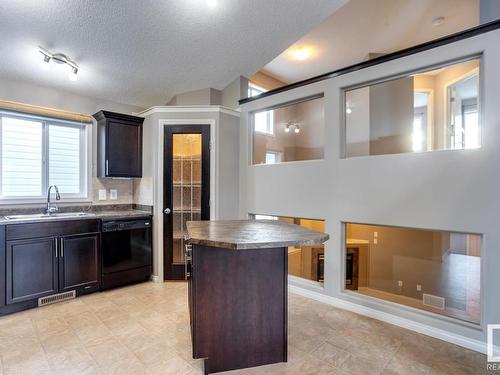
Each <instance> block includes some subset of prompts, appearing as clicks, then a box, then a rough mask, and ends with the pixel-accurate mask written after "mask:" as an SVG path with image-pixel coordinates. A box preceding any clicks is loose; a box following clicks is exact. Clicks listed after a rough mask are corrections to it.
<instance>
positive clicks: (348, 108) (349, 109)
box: [345, 107, 352, 115]
mask: <svg viewBox="0 0 500 375" xmlns="http://www.w3.org/2000/svg"><path fill="white" fill-rule="evenodd" d="M345 113H347V114H348V115H350V114H351V113H352V109H351V108H350V107H347V108H346V110H345Z"/></svg>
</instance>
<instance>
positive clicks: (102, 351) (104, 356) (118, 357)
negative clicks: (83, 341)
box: [86, 339, 137, 368]
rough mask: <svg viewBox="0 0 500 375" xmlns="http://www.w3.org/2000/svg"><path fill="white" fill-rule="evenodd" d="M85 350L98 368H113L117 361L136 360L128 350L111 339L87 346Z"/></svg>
mask: <svg viewBox="0 0 500 375" xmlns="http://www.w3.org/2000/svg"><path fill="white" fill-rule="evenodd" d="M86 349H87V351H88V352H89V354H90V355H91V356H92V358H93V359H94V361H95V362H96V363H97V365H98V366H99V367H100V368H107V367H110V366H113V365H114V364H115V362H117V361H123V360H129V359H137V358H136V357H135V355H134V354H133V353H132V352H131V351H130V350H128V349H127V348H126V347H125V346H123V345H122V344H121V343H120V342H119V341H117V340H113V339H109V340H106V341H103V342H101V343H100V344H96V345H89V346H87V347H86Z"/></svg>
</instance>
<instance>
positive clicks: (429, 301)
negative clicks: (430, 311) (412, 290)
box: [422, 293, 445, 310]
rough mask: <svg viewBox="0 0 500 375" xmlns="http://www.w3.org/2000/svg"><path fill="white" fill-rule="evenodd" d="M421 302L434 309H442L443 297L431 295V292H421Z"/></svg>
mask: <svg viewBox="0 0 500 375" xmlns="http://www.w3.org/2000/svg"><path fill="white" fill-rule="evenodd" d="M422 302H423V304H424V305H426V306H430V307H434V308H436V309H440V310H444V307H445V299H444V298H443V297H438V296H433V295H432V294H425V293H424V294H423V295H422Z"/></svg>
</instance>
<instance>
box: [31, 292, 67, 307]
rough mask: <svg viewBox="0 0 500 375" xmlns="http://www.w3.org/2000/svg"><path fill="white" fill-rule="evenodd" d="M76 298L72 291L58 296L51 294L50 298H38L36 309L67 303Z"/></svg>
mask: <svg viewBox="0 0 500 375" xmlns="http://www.w3.org/2000/svg"><path fill="white" fill-rule="evenodd" d="M75 297H76V293H75V291H74V290H72V291H71V292H64V293H59V294H52V295H51V296H47V297H41V298H38V307H40V306H45V305H51V304H53V303H57V302H63V301H67V300H69V299H73V298H75Z"/></svg>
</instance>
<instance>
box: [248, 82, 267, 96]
mask: <svg viewBox="0 0 500 375" xmlns="http://www.w3.org/2000/svg"><path fill="white" fill-rule="evenodd" d="M266 91H267V90H266V89H265V88H263V87H260V86H257V85H256V84H255V83H252V82H248V97H249V98H251V97H252V96H257V95H259V94H262V93H263V92H266Z"/></svg>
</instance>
